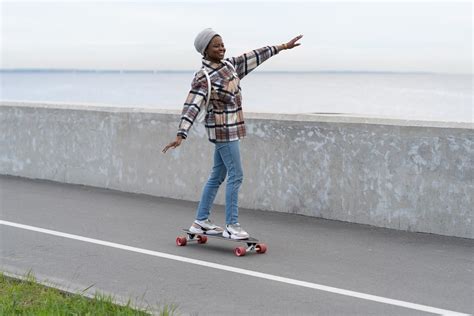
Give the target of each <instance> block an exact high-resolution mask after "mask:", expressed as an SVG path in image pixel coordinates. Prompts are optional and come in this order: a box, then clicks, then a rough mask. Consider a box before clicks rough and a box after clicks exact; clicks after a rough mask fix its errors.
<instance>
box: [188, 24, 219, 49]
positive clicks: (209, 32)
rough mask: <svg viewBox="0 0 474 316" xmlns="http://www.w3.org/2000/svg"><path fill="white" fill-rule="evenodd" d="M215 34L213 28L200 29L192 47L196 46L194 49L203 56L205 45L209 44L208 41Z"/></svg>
mask: <svg viewBox="0 0 474 316" xmlns="http://www.w3.org/2000/svg"><path fill="white" fill-rule="evenodd" d="M216 35H219V34H217V33H216V32H215V31H214V30H213V29H211V28H207V29H204V30H202V31H201V32H200V33H199V34H198V35H197V36H196V39H195V40H194V47H196V50H197V51H198V52H199V53H201V55H203V56H204V51H205V50H206V47H207V45H209V42H210V41H211V40H212V38H213V37H214V36H216Z"/></svg>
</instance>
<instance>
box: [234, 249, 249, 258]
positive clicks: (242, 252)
mask: <svg viewBox="0 0 474 316" xmlns="http://www.w3.org/2000/svg"><path fill="white" fill-rule="evenodd" d="M246 252H247V250H245V247H237V248H235V249H234V254H235V255H236V256H237V257H242V256H245V253H246Z"/></svg>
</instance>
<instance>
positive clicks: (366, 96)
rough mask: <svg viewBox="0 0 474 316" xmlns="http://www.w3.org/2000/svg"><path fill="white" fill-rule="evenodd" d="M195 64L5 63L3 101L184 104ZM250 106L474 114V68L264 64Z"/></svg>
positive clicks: (389, 114) (254, 79) (0, 81)
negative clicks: (285, 68)
mask: <svg viewBox="0 0 474 316" xmlns="http://www.w3.org/2000/svg"><path fill="white" fill-rule="evenodd" d="M193 76H194V72H192V71H120V70H117V71H115V70H114V71H111V70H109V71H101V70H89V71H85V70H0V88H1V89H0V100H1V101H34V102H59V103H74V104H85V105H101V106H124V107H137V108H160V109H174V110H181V109H182V107H183V103H184V101H185V99H186V96H187V94H188V92H189V90H190V86H191V81H192V79H193ZM241 87H242V95H243V109H244V112H265V113H320V114H332V115H354V116H368V117H383V118H396V119H406V120H427V121H449V122H471V123H472V122H473V119H474V118H473V76H472V75H471V74H464V75H463V74H437V73H393V72H349V71H347V72H344V71H337V72H334V71H328V72H265V71H261V72H259V71H254V72H252V73H250V74H249V75H247V76H246V77H245V78H243V79H242V81H241Z"/></svg>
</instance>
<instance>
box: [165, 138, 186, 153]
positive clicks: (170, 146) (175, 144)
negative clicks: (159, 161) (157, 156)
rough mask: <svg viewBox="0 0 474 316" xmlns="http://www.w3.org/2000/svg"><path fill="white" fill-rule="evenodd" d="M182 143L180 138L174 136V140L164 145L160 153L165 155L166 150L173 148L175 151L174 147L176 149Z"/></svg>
mask: <svg viewBox="0 0 474 316" xmlns="http://www.w3.org/2000/svg"><path fill="white" fill-rule="evenodd" d="M182 141H183V138H182V137H181V136H176V140H174V141H172V142H171V143H169V144H168V145H166V147H165V148H163V150H162V152H163V154H166V152H167V151H168V149H170V148H173V149H175V148H176V147H178V146H179V145H181V142H182Z"/></svg>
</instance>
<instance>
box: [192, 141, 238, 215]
mask: <svg viewBox="0 0 474 316" xmlns="http://www.w3.org/2000/svg"><path fill="white" fill-rule="evenodd" d="M226 175H227V185H226V190H225V222H226V224H235V223H237V222H238V218H239V209H238V198H239V197H238V195H239V189H240V185H241V184H242V179H243V177H244V175H243V172H242V164H241V161H240V141H238V140H237V141H232V142H225V143H215V151H214V166H213V167H212V171H211V175H210V176H209V179H208V180H207V183H206V185H205V186H204V189H203V191H202V196H201V201H200V202H199V206H198V209H197V211H196V219H197V220H200V221H202V220H206V219H207V218H208V217H209V214H210V211H211V206H212V203H213V202H214V199H215V197H216V194H217V190H218V189H219V186H220V185H221V184H222V182H224V179H225V178H226Z"/></svg>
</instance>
